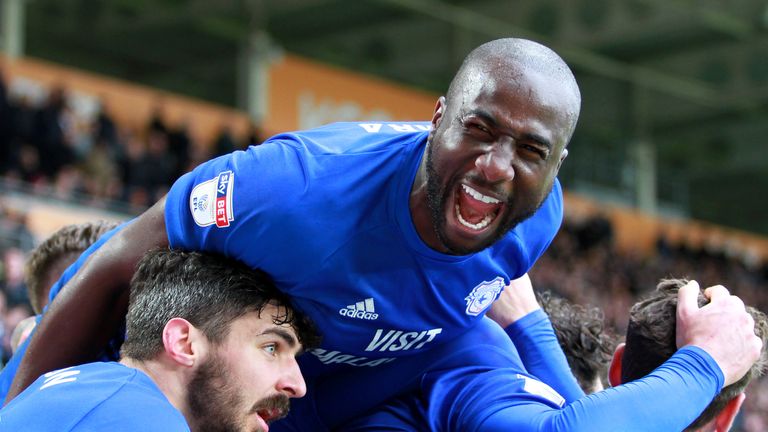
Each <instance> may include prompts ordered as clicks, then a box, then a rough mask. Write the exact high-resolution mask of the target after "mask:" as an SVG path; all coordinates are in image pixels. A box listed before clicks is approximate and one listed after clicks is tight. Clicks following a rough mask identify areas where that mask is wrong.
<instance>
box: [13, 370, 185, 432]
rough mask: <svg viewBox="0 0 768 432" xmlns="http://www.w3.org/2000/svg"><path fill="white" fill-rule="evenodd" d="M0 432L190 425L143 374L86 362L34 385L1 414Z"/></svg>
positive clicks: (170, 431)
mask: <svg viewBox="0 0 768 432" xmlns="http://www.w3.org/2000/svg"><path fill="white" fill-rule="evenodd" d="M0 431H9V432H10V431H39V432H46V431H50V432H69V431H73V432H74V431H83V432H86V431H87V432H96V431H126V432H128V431H131V432H133V431H157V432H189V427H188V426H187V423H186V420H185V419H184V416H183V415H182V414H181V412H179V411H178V410H177V409H176V408H174V407H173V405H171V403H170V402H169V401H168V399H167V398H166V397H165V395H163V393H162V392H160V389H159V388H158V387H157V385H156V384H155V383H154V382H153V381H152V380H151V379H150V378H149V377H148V376H147V375H146V374H144V373H143V372H141V371H139V370H138V369H134V368H129V367H126V366H123V365H122V364H120V363H88V364H85V365H81V366H75V367H70V368H66V369H60V370H57V371H53V372H49V373H47V374H45V375H43V376H42V377H40V378H39V379H38V380H37V381H35V382H34V383H32V385H30V386H29V387H28V388H27V389H26V390H24V391H23V392H21V393H20V394H19V395H18V396H17V397H16V398H14V399H13V401H11V402H10V403H9V404H8V405H7V406H6V407H4V408H3V409H2V410H0Z"/></svg>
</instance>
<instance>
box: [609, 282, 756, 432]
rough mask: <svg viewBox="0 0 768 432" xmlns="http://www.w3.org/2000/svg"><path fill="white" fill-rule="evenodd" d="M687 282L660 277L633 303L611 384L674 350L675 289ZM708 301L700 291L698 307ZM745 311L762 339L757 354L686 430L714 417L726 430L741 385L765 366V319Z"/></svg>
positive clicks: (646, 371)
mask: <svg viewBox="0 0 768 432" xmlns="http://www.w3.org/2000/svg"><path fill="white" fill-rule="evenodd" d="M686 283H688V281H686V280H682V279H669V280H663V281H661V283H659V285H658V286H657V288H656V291H654V292H653V294H652V295H651V296H650V297H648V298H647V299H646V300H643V301H641V302H638V303H636V304H635V305H634V306H633V307H632V309H631V311H630V317H629V325H628V326H627V339H626V344H625V345H624V344H622V345H619V347H618V348H617V350H616V354H615V356H614V361H613V363H612V364H611V370H610V374H609V376H610V381H611V384H612V385H618V384H620V383H626V382H629V381H632V380H635V379H638V378H642V377H644V376H646V375H648V374H649V373H651V372H652V371H653V370H654V369H656V368H657V367H658V366H660V365H661V364H662V363H663V362H664V361H666V360H667V359H668V358H670V357H671V356H672V355H673V354H674V353H675V352H676V351H677V345H676V342H675V334H676V322H677V315H676V310H677V292H678V290H679V289H680V288H681V287H683V286H684V285H685V284H686ZM708 302H709V300H707V299H706V297H705V296H704V295H703V294H699V301H698V303H699V306H700V307H701V306H704V305H705V304H707V303H708ZM747 312H749V314H750V315H751V316H752V318H753V319H754V320H755V334H756V335H757V336H758V337H760V338H761V339H762V340H763V351H762V353H761V356H760V358H759V359H758V361H757V362H756V363H755V364H754V365H752V368H751V369H750V370H749V372H747V374H746V375H744V377H743V378H741V379H740V380H739V381H737V382H735V383H733V384H731V385H729V386H727V387H724V388H723V389H722V390H721V391H720V394H718V395H717V396H716V397H715V399H713V400H712V403H711V404H710V405H709V406H708V407H707V409H705V410H704V412H702V414H701V416H699V418H698V419H696V421H695V422H693V423H692V424H691V425H690V426H689V427H688V428H687V429H686V430H688V431H693V430H697V429H699V428H701V427H702V426H704V425H705V424H707V423H709V422H710V421H712V420H713V419H714V421H715V423H716V426H717V430H718V431H725V430H728V428H729V427H730V425H731V423H732V422H733V419H734V418H735V416H736V414H737V413H738V411H739V408H740V407H741V403H742V402H743V400H744V388H745V387H746V386H747V384H749V382H750V381H752V380H753V379H754V378H756V377H758V376H760V375H762V373H763V371H764V370H765V367H766V365H767V364H768V354H767V353H766V351H765V347H766V342H768V320H767V319H766V316H765V314H763V313H762V312H760V311H758V310H757V309H755V308H752V307H747Z"/></svg>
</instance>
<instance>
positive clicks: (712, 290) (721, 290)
mask: <svg viewBox="0 0 768 432" xmlns="http://www.w3.org/2000/svg"><path fill="white" fill-rule="evenodd" d="M730 295H731V293H730V292H729V291H728V288H726V287H724V286H722V285H715V286H711V287H709V288H707V289H705V290H704V296H705V297H707V298H708V299H709V300H710V301H714V300H715V299H717V298H724V297H728V296H730Z"/></svg>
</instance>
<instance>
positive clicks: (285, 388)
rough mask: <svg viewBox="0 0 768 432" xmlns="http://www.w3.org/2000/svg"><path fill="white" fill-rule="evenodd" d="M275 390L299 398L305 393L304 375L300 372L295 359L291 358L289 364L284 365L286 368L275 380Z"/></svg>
mask: <svg viewBox="0 0 768 432" xmlns="http://www.w3.org/2000/svg"><path fill="white" fill-rule="evenodd" d="M277 390H278V391H279V392H281V393H284V394H285V395H286V396H288V397H292V398H300V397H303V396H304V395H305V394H307V383H306V382H304V375H302V374H301V370H300V369H299V364H298V363H297V362H296V359H291V362H290V364H289V365H287V366H286V370H285V371H284V373H283V375H282V376H281V377H280V380H278V382H277Z"/></svg>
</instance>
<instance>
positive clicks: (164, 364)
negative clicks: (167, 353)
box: [120, 354, 194, 430]
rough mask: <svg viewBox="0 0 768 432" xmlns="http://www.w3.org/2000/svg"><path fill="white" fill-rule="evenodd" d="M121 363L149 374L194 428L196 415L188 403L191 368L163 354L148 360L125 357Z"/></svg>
mask: <svg viewBox="0 0 768 432" xmlns="http://www.w3.org/2000/svg"><path fill="white" fill-rule="evenodd" d="M120 363H121V364H122V365H124V366H127V367H130V368H134V369H138V370H140V371H142V372H144V373H145V374H146V375H147V376H149V378H150V379H151V380H152V381H153V382H154V383H155V385H157V387H158V388H159V389H160V391H161V392H162V393H163V395H164V396H165V397H166V399H168V402H170V403H171V405H173V407H174V408H176V409H177V410H178V411H179V412H180V413H181V414H182V415H183V416H184V418H185V419H186V421H187V424H188V425H189V426H190V429H191V430H194V428H192V424H193V423H192V421H193V419H194V417H193V416H191V415H190V414H191V412H190V409H189V405H188V404H187V388H188V387H189V381H190V378H191V373H190V372H191V371H190V370H189V368H187V367H184V366H180V365H179V364H178V363H176V362H172V361H170V360H168V359H165V358H163V356H162V354H161V355H160V356H159V358H155V359H152V360H146V361H141V360H135V359H132V358H127V357H123V358H122V359H121V360H120Z"/></svg>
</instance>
